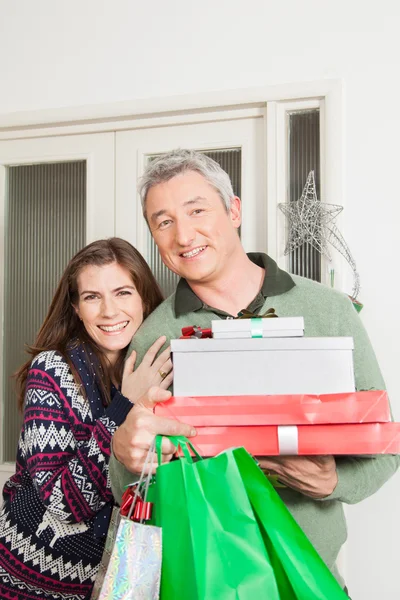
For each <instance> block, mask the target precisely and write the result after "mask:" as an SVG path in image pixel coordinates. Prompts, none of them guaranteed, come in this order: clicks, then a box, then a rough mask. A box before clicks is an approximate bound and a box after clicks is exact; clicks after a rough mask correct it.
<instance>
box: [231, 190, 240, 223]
mask: <svg viewBox="0 0 400 600" xmlns="http://www.w3.org/2000/svg"><path fill="white" fill-rule="evenodd" d="M229 215H230V218H231V221H232V225H233V226H234V227H235V228H236V229H239V227H240V226H241V224H242V202H241V200H240V198H239V197H238V196H233V197H232V198H231V205H230V208H229Z"/></svg>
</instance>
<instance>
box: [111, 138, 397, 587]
mask: <svg viewBox="0 0 400 600" xmlns="http://www.w3.org/2000/svg"><path fill="white" fill-rule="evenodd" d="M141 197H142V203H143V214H144V216H145V218H146V220H147V223H148V225H149V228H150V231H151V233H152V236H153V238H154V240H155V242H156V244H157V246H158V249H159V252H160V255H161V257H162V260H163V262H164V264H165V265H166V266H167V267H168V268H169V269H170V270H171V271H173V272H174V273H177V274H178V275H180V276H181V280H180V282H179V284H178V287H177V290H176V293H175V294H174V295H172V296H171V297H170V298H168V299H167V300H165V302H164V303H163V304H162V305H161V306H159V307H158V308H157V309H156V311H155V312H154V313H153V314H152V315H150V317H149V318H148V319H147V320H146V321H145V323H144V324H143V326H142V327H141V329H140V330H139V332H138V333H137V335H136V336H135V339H134V344H133V346H132V348H134V349H135V351H136V353H137V359H138V360H141V358H142V357H143V355H144V353H145V351H146V350H147V349H148V347H149V346H150V345H151V344H152V343H153V342H154V340H155V339H157V338H158V337H159V336H160V335H161V334H165V335H166V337H167V340H169V339H171V338H177V337H179V336H180V333H181V328H182V327H184V326H188V325H198V326H200V327H209V326H210V323H211V320H212V319H216V318H221V319H224V318H226V317H228V316H236V315H237V314H238V312H239V311H240V310H242V309H244V308H247V309H248V310H250V311H252V312H258V313H262V312H264V311H266V310H267V309H268V308H271V307H273V308H275V310H276V312H277V314H278V315H279V316H281V317H284V316H297V315H302V316H304V321H305V335H306V336H353V338H354V346H355V349H354V366H355V378H356V387H357V389H361V390H363V389H364V390H367V389H371V388H375V389H383V388H384V382H383V379H382V376H381V373H380V370H379V367H378V364H377V361H376V358H375V356H374V353H373V350H372V347H371V344H370V342H369V340H368V337H367V334H366V332H365V330H364V328H363V326H362V324H361V321H360V319H359V317H358V315H357V312H356V311H355V310H354V308H353V306H352V304H351V301H350V300H349V299H348V298H347V296H345V295H344V294H341V293H339V292H336V291H334V290H331V289H330V288H327V287H325V286H323V285H321V284H319V283H316V282H313V281H310V280H308V279H304V278H302V277H298V276H294V275H293V276H291V275H289V274H288V273H286V272H285V271H282V270H281V269H279V268H278V267H277V265H276V263H275V262H274V261H273V260H272V259H270V258H269V257H268V256H266V255H262V254H249V255H246V253H245V252H244V249H243V247H242V245H241V242H240V238H239V236H238V228H239V227H240V224H241V203H240V199H239V198H238V197H236V196H235V195H234V193H233V190H232V186H231V182H230V180H229V177H228V175H227V174H226V173H225V172H224V171H223V170H222V169H221V168H220V167H219V165H218V164H217V163H215V162H214V161H212V160H211V159H209V158H208V157H206V156H204V155H202V154H200V153H196V152H191V151H186V150H176V151H173V152H170V153H168V154H166V155H164V156H162V157H160V158H159V159H157V160H156V161H154V162H152V163H150V164H149V166H148V167H147V170H146V172H145V174H144V176H143V178H142V182H141ZM132 348H131V350H132ZM134 360H135V353H134V354H133V356H132V357H131V358H129V359H128V361H127V365H126V369H128V370H129V369H132V368H133V362H134ZM137 362H138V361H137ZM162 375H163V374H161V376H162ZM167 397H169V394H168V392H163V391H162V390H157V389H153V390H151V393H150V394H149V397H148V398H147V399H146V398H145V399H143V402H141V403H139V404H138V405H136V406H134V407H133V409H132V410H131V412H130V413H129V415H128V417H127V419H126V421H125V423H124V424H123V425H122V426H121V427H120V428H119V430H118V431H117V432H116V433H115V435H114V440H113V452H114V457H115V458H114V459H113V460H112V461H111V463H110V475H111V481H112V484H113V489H114V492H115V496H116V499H117V501H119V500H120V499H121V494H122V491H123V487H124V485H126V484H128V483H129V482H130V481H131V480H132V479H133V476H132V473H136V474H137V473H139V472H140V471H141V469H142V466H143V461H144V458H145V455H146V452H147V450H148V448H149V445H150V443H151V441H152V439H153V437H154V435H155V434H156V433H163V434H168V433H171V434H172V433H174V434H183V435H189V436H190V435H195V431H194V430H193V429H192V428H191V427H190V425H185V424H181V423H178V422H174V421H172V420H168V419H161V418H160V417H157V416H154V415H153V413H152V407H153V405H154V402H156V401H162V400H165V399H166V398H167ZM173 450H174V447H173V445H172V444H171V443H170V442H169V441H168V440H164V447H163V453H164V456H163V460H170V458H171V454H172V452H173ZM115 459H116V460H115ZM259 462H260V464H261V466H262V468H264V469H266V470H268V471H271V472H273V473H277V474H278V475H279V479H280V481H281V482H282V483H285V484H286V485H287V487H286V488H282V489H281V490H279V493H280V495H281V497H282V499H283V501H284V502H285V504H286V505H287V507H288V508H289V510H290V511H291V512H292V514H293V516H294V517H295V519H296V520H297V522H298V523H299V525H300V526H301V527H302V528H303V530H304V531H305V532H306V534H307V535H308V537H309V538H310V540H311V541H312V543H313V544H314V546H315V547H316V549H317V550H318V552H319V553H320V554H321V556H322V558H323V559H324V560H325V562H326V564H327V565H328V567H329V568H330V569H331V570H332V572H333V573H334V575H335V576H336V577H337V578H338V580H339V581H340V582H341V583H342V584H343V582H342V581H341V578H340V575H339V573H338V571H337V568H336V566H335V561H336V558H337V555H338V552H339V550H340V548H341V546H342V544H343V543H344V541H345V539H346V524H345V519H344V514H343V507H342V503H343V502H346V503H354V502H359V501H360V500H363V499H364V498H366V497H367V496H369V495H371V494H373V493H374V492H376V491H377V490H378V489H379V488H380V487H381V485H382V484H383V483H384V482H385V481H386V480H387V479H389V477H390V476H391V475H393V473H394V472H395V471H396V469H397V467H398V464H399V461H398V457H397V456H379V457H374V458H360V457H359V458H347V457H343V458H338V459H335V458H334V457H333V456H320V457H316V456H315V457H304V456H292V457H259Z"/></svg>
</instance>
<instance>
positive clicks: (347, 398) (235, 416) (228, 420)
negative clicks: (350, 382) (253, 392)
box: [155, 390, 390, 427]
mask: <svg viewBox="0 0 400 600" xmlns="http://www.w3.org/2000/svg"><path fill="white" fill-rule="evenodd" d="M155 413H156V414H157V415H159V416H163V417H169V418H171V417H172V418H174V419H178V420H179V421H182V422H184V423H189V424H190V425H193V426H194V427H203V426H204V427H207V426H226V425H235V426H245V425H312V424H326V423H377V422H381V423H385V422H388V421H390V408H389V400H388V397H387V393H386V392H385V391H382V390H379V391H368V392H352V393H344V394H321V395H315V394H314V395H305V394H296V395H293V394H292V395H274V396H202V397H196V396H182V397H178V396H173V397H172V398H170V399H169V400H168V401H167V402H162V403H159V404H157V405H156V409H155Z"/></svg>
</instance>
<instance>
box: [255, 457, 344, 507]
mask: <svg viewBox="0 0 400 600" xmlns="http://www.w3.org/2000/svg"><path fill="white" fill-rule="evenodd" d="M257 460H258V462H259V464H260V467H261V468H262V469H263V470H265V471H268V473H270V474H271V475H275V474H276V475H278V478H279V481H280V482H282V483H284V484H285V485H287V486H288V487H290V488H292V489H293V490H296V491H298V492H301V493H302V494H304V495H305V496H310V498H316V499H318V498H325V497H326V496H329V495H330V494H331V493H332V492H333V490H334V489H335V487H336V485H337V482H338V477H337V472H336V462H335V459H334V457H333V456H268V457H266V456H264V457H263V456H261V457H257Z"/></svg>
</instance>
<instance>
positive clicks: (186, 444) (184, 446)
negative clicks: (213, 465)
mask: <svg viewBox="0 0 400 600" xmlns="http://www.w3.org/2000/svg"><path fill="white" fill-rule="evenodd" d="M163 437H166V438H168V439H169V440H171V442H172V443H173V444H174V446H176V450H177V452H179V449H181V450H182V453H183V455H184V457H185V458H186V459H187V460H188V461H189V462H190V463H192V462H193V458H192V455H191V454H190V452H189V448H190V449H191V450H192V452H193V454H194V455H195V456H196V457H197V458H198V459H199V460H202V459H203V457H202V456H200V454H199V453H198V452H197V450H196V448H195V447H194V446H193V444H192V442H191V441H190V440H188V438H187V437H185V436H184V435H166V436H162V435H156V439H155V444H156V450H157V458H158V466H160V465H161V464H162V460H161V454H162V452H161V445H162V439H163Z"/></svg>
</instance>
